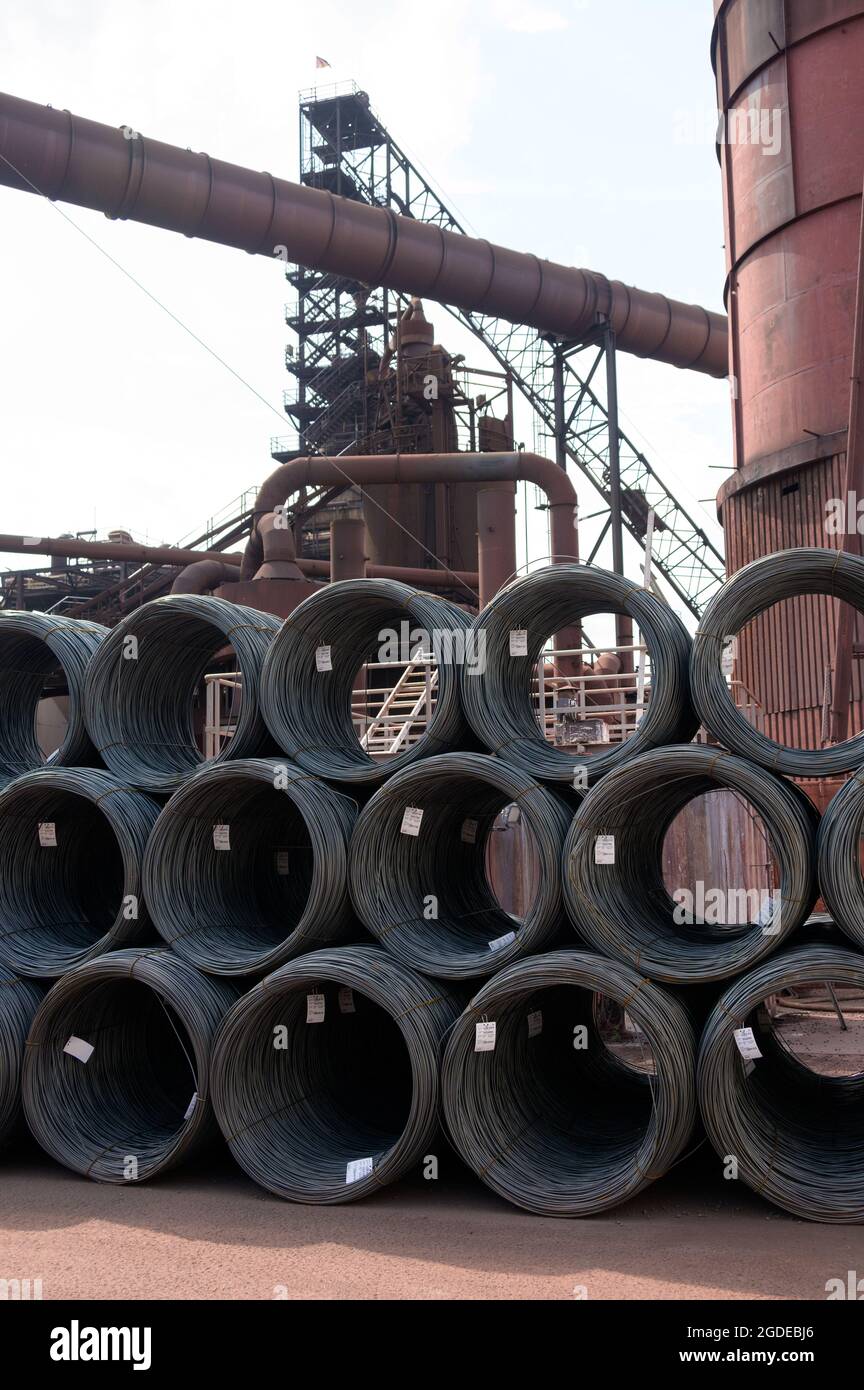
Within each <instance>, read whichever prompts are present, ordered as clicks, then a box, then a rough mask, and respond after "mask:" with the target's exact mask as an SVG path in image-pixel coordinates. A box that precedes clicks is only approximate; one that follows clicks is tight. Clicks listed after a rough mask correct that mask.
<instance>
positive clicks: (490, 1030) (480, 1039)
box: [474, 1023, 498, 1052]
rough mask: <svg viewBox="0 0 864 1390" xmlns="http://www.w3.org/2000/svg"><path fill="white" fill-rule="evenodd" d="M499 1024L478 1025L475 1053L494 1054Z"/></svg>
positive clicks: (476, 1028) (475, 1032)
mask: <svg viewBox="0 0 864 1390" xmlns="http://www.w3.org/2000/svg"><path fill="white" fill-rule="evenodd" d="M497 1027H498V1025H497V1023H478V1024H476V1026H475V1028H474V1051H475V1052H494V1051H495V1032H496V1029H497Z"/></svg>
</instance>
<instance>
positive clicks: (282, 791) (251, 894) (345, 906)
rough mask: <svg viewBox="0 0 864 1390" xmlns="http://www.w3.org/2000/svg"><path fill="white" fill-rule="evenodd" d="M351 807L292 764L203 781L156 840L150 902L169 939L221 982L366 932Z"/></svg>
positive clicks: (247, 764)
mask: <svg viewBox="0 0 864 1390" xmlns="http://www.w3.org/2000/svg"><path fill="white" fill-rule="evenodd" d="M356 815H357V806H356V803H355V802H354V801H352V800H351V799H350V798H349V797H346V796H343V795H342V794H341V793H339V792H336V791H334V790H333V789H332V787H328V786H327V785H326V783H324V782H321V781H319V780H318V778H316V777H311V776H310V775H309V773H307V772H303V771H302V770H301V769H300V768H298V767H295V766H294V765H292V764H291V763H289V762H288V761H287V760H286V759H283V760H282V761H279V760H278V759H275V760H269V759H265V758H260V759H258V758H243V759H239V760H238V761H236V762H230V763H220V764H218V765H217V766H215V767H211V768H206V769H204V770H203V771H201V772H197V773H195V775H194V776H193V777H191V778H190V780H189V781H188V782H187V783H186V784H185V786H183V787H181V788H180V790H179V791H177V792H175V793H174V795H173V797H172V798H171V800H170V801H169V802H168V804H167V806H166V807H165V809H164V810H163V811H162V814H161V815H160V817H159V819H158V821H157V822H156V826H155V828H154V830H153V833H152V835H151V836H150V841H149V843H148V846H147V853H146V856H145V859H144V868H143V879H144V897H145V899H146V902H147V904H148V907H149V910H150V915H151V917H152V919H153V922H154V924H155V926H156V929H157V930H158V932H159V934H160V936H162V937H163V938H164V939H165V941H166V942H167V943H168V944H169V945H170V946H173V948H174V949H175V950H176V951H179V952H180V954H181V955H182V956H184V957H185V959H186V960H188V961H191V963H192V964H193V965H197V966H198V968H199V969H201V970H205V971H208V972H209V973H212V974H215V975H249V974H255V973H257V972H259V971H270V970H275V968H276V967H277V966H278V965H284V963H285V962H286V961H288V960H291V959H293V957H294V956H297V955H300V954H301V953H303V952H304V951H310V950H314V949H316V947H319V946H325V945H335V944H337V943H338V942H339V941H342V940H345V939H346V938H347V937H348V936H349V935H351V934H354V935H357V934H358V929H357V926H356V923H355V920H354V915H353V912H352V911H351V904H350V901H349V898H348V841H349V839H350V836H351V831H352V828H353V825H354V821H355V819H356Z"/></svg>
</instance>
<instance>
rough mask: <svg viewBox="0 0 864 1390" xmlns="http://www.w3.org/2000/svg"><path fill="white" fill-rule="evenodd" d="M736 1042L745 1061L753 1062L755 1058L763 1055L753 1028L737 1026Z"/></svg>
mask: <svg viewBox="0 0 864 1390" xmlns="http://www.w3.org/2000/svg"><path fill="white" fill-rule="evenodd" d="M735 1042H736V1043H737V1045H738V1051H739V1052H740V1053H741V1056H742V1057H743V1058H744V1060H745V1062H752V1061H753V1060H754V1059H755V1058H757V1057H761V1056H762V1053H761V1052H760V1051H759V1046H758V1044H757V1042H756V1038H755V1037H754V1035H753V1029H752V1028H736V1029H735Z"/></svg>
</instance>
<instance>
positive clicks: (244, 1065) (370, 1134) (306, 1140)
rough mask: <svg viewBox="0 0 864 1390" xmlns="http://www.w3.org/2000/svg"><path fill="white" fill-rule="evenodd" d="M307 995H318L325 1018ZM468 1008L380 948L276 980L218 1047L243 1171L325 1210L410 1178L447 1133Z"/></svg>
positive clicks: (304, 960) (318, 954) (228, 1117)
mask: <svg viewBox="0 0 864 1390" xmlns="http://www.w3.org/2000/svg"><path fill="white" fill-rule="evenodd" d="M310 998H311V999H313V1000H315V999H319V998H320V999H323V1010H324V1015H323V1018H322V1019H321V1020H320V1021H319V1022H307V1018H308V1017H309V1015H310V1002H309V1001H310ZM460 1008H461V1004H460V1002H459V1000H458V999H457V998H456V996H455V995H453V994H452V993H451V992H450V991H449V990H448V989H447V988H446V986H443V985H441V984H437V983H433V982H432V981H430V980H425V979H424V978H423V977H422V976H421V975H418V974H416V973H415V972H414V971H413V970H409V969H408V968H407V967H406V966H404V965H402V964H400V962H399V961H397V960H394V959H393V958H392V957H391V956H389V955H388V954H387V952H386V951H382V950H381V949H380V947H378V946H342V947H339V948H337V949H334V950H324V951H313V952H311V953H310V954H309V955H306V956H301V957H300V958H299V959H298V960H294V961H291V962H290V964H288V965H283V966H282V967H281V968H280V969H279V970H276V971H275V972H274V973H273V974H272V975H268V976H267V977H266V979H264V980H262V981H261V982H260V983H259V984H257V985H255V987H254V988H253V989H252V990H250V991H249V993H248V994H244V995H243V996H242V998H241V999H239V1000H238V1001H237V1003H236V1004H235V1005H234V1007H233V1008H232V1009H231V1010H230V1012H229V1013H228V1014H227V1015H226V1017H225V1021H224V1023H223V1024H222V1026H221V1027H220V1029H219V1033H218V1035H217V1038H216V1043H215V1046H214V1049H213V1063H212V1072H211V1075H212V1086H213V1104H214V1107H215V1110H216V1115H217V1117H218V1120H219V1124H220V1126H221V1128H222V1132H223V1134H224V1136H225V1138H226V1140H227V1142H228V1147H229V1148H230V1150H231V1152H232V1154H233V1155H234V1157H235V1159H236V1160H237V1162H238V1163H239V1164H240V1167H241V1168H242V1169H243V1170H244V1171H245V1172H246V1173H248V1175H249V1176H250V1177H251V1178H253V1179H254V1181H255V1182H257V1183H260V1185H261V1186H262V1187H265V1188H267V1189H268V1190H269V1191H270V1192H275V1193H276V1194H277V1196H279V1197H285V1198H288V1199H289V1200H290V1201H294V1202H308V1203H313V1204H320V1205H330V1204H333V1203H338V1202H351V1201H355V1200H356V1199H357V1198H359V1197H365V1196H368V1195H369V1194H370V1193H372V1192H377V1191H378V1190H380V1189H381V1188H382V1187H384V1186H386V1184H387V1183H391V1182H394V1181H395V1180H396V1179H397V1178H400V1177H402V1176H403V1175H404V1174H405V1173H407V1172H408V1171H409V1170H410V1169H411V1168H412V1167H414V1165H415V1164H417V1163H419V1162H420V1160H421V1159H423V1158H424V1157H425V1156H426V1153H427V1149H428V1147H429V1145H430V1144H431V1143H432V1141H433V1139H434V1137H435V1135H436V1133H437V1132H438V1096H439V1081H438V1073H439V1050H440V1045H441V1040H442V1038H443V1036H444V1034H445V1033H446V1031H447V1029H448V1028H450V1027H451V1026H452V1024H453V1023H454V1021H455V1019H456V1018H457V1017H458V1015H459V1011H460Z"/></svg>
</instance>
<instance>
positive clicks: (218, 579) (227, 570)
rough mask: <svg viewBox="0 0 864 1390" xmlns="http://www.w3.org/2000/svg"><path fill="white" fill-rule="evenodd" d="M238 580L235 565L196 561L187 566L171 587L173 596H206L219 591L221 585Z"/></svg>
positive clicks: (219, 561) (216, 561)
mask: <svg viewBox="0 0 864 1390" xmlns="http://www.w3.org/2000/svg"><path fill="white" fill-rule="evenodd" d="M236 579H237V570H236V567H235V566H234V565H225V564H223V563H222V561H221V560H196V561H195V562H194V564H191V565H187V566H186V568H185V569H182V570H181V571H180V573H179V574H178V575H177V577H176V579H175V580H174V583H173V584H172V585H171V592H172V594H206V593H210V592H212V590H213V589H218V587H219V585H220V584H231V583H234V582H235V581H236Z"/></svg>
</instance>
